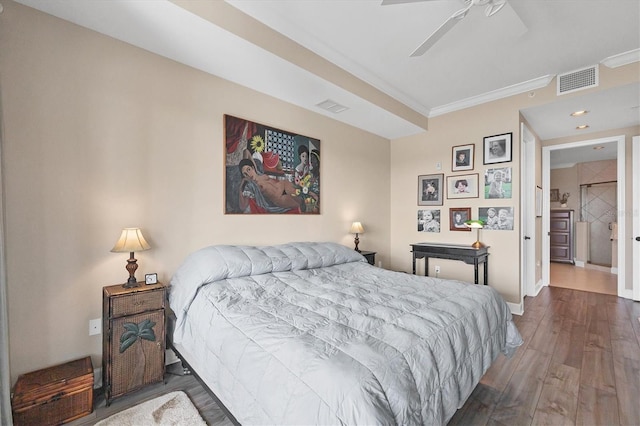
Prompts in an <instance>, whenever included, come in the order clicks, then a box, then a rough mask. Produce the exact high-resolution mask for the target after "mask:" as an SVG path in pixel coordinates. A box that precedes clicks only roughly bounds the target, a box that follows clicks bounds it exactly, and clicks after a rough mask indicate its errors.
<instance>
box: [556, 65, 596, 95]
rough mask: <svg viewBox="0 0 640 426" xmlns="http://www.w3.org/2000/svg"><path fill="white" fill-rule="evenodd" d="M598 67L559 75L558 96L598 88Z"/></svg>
mask: <svg viewBox="0 0 640 426" xmlns="http://www.w3.org/2000/svg"><path fill="white" fill-rule="evenodd" d="M598 84H599V82H598V66H597V65H594V66H591V67H588V68H583V69H581V70H576V71H572V72H568V73H565V74H559V75H558V96H559V95H564V94H567V93H571V92H575V91H578V90H582V89H588V88H590V87H598Z"/></svg>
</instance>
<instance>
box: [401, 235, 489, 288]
mask: <svg viewBox="0 0 640 426" xmlns="http://www.w3.org/2000/svg"><path fill="white" fill-rule="evenodd" d="M488 249H489V247H488V246H487V247H480V248H473V247H471V246H465V245H458V244H438V243H417V244H411V251H412V252H413V274H414V275H415V274H416V259H422V258H424V274H425V275H426V276H429V258H430V257H436V258H439V259H452V260H461V261H463V262H464V263H467V264H469V265H473V267H474V273H475V274H474V278H475V283H476V284H478V265H479V264H481V263H484V285H487V284H488V283H489V250H488Z"/></svg>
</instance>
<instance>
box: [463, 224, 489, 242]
mask: <svg viewBox="0 0 640 426" xmlns="http://www.w3.org/2000/svg"><path fill="white" fill-rule="evenodd" d="M464 224H465V225H466V226H467V227H469V228H471V229H475V230H476V242H475V243H473V244H471V247H473V248H481V247H484V246H485V245H484V244H483V243H481V242H480V230H481V229H482V228H483V227H484V222H483V221H481V220H467V221H466V222H465V223H464Z"/></svg>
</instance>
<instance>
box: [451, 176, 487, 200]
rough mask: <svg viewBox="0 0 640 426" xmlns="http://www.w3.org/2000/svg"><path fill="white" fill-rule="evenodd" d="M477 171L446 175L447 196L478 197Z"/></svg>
mask: <svg viewBox="0 0 640 426" xmlns="http://www.w3.org/2000/svg"><path fill="white" fill-rule="evenodd" d="M478 176H479V174H478V173H469V174H466V175H451V176H447V198H448V199H458V198H478Z"/></svg>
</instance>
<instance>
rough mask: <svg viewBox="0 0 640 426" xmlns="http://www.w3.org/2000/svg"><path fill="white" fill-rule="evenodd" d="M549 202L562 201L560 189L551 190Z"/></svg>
mask: <svg viewBox="0 0 640 426" xmlns="http://www.w3.org/2000/svg"><path fill="white" fill-rule="evenodd" d="M549 201H551V202H553V201H560V190H559V189H558V188H553V189H551V190H549Z"/></svg>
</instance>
